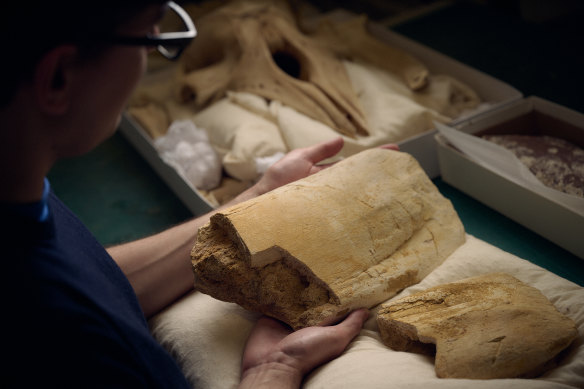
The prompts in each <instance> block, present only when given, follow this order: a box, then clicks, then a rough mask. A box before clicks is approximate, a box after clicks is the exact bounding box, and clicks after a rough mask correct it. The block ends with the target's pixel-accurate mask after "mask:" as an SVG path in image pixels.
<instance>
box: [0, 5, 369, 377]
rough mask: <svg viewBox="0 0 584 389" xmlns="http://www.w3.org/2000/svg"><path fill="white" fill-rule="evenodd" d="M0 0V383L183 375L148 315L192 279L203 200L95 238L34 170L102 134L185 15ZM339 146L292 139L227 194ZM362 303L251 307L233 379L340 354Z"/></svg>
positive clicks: (293, 171)
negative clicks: (159, 220) (171, 17)
mask: <svg viewBox="0 0 584 389" xmlns="http://www.w3.org/2000/svg"><path fill="white" fill-rule="evenodd" d="M4 8H5V10H4V15H5V23H3V27H2V29H3V30H2V31H3V35H4V37H5V39H6V45H4V50H5V58H4V59H3V61H2V65H1V66H2V73H1V77H3V81H2V82H3V84H2V85H3V88H2V91H1V92H0V93H1V95H0V124H1V128H2V130H1V132H0V134H1V135H0V137H1V139H0V148H1V150H0V159H1V162H2V167H1V169H0V171H1V173H0V174H1V175H0V182H2V191H0V210H1V216H2V218H1V219H2V221H1V222H0V224H1V226H2V231H1V240H2V241H1V246H0V247H1V248H2V265H3V267H2V273H1V274H2V280H1V282H0V284H1V285H2V286H1V287H2V296H3V325H2V327H3V333H2V334H3V336H4V338H5V339H4V341H3V346H4V347H3V353H4V355H5V357H6V358H5V359H7V362H4V363H3V368H2V376H3V377H2V382H3V385H6V387H12V385H14V386H17V387H33V386H41V385H42V386H43V387H59V388H69V387H75V388H79V387H83V388H89V387H107V388H117V387H119V388H137V387H140V388H150V387H152V388H155V387H166V388H181V387H188V386H189V385H188V383H187V380H186V378H185V377H184V376H183V374H182V373H181V371H180V368H179V367H178V365H177V364H176V362H175V361H174V360H173V359H172V357H171V356H170V355H169V354H168V352H167V351H165V350H164V349H163V348H162V347H161V346H160V345H159V344H158V343H157V342H156V341H155V340H154V338H153V337H152V335H151V334H150V332H149V330H148V322H147V319H148V318H149V317H151V316H152V315H154V314H156V313H157V312H159V311H160V310H162V309H163V308H164V307H166V306H168V305H169V304H172V303H173V302H174V301H176V300H177V299H178V298H180V297H181V296H183V295H184V294H185V293H187V292H188V291H190V290H191V289H192V288H193V278H192V272H191V269H190V257H189V253H190V250H191V248H192V245H193V244H194V241H195V239H196V234H197V230H198V228H199V227H200V226H202V225H203V224H204V223H206V222H207V221H208V219H209V217H210V215H211V213H209V214H207V215H203V216H201V217H198V218H195V219H193V220H190V221H187V222H185V223H184V224H181V225H178V226H175V227H173V228H170V229H169V230H166V231H163V232H161V233H159V234H156V235H153V236H150V237H147V238H143V239H140V240H138V241H135V242H131V243H127V244H122V245H119V246H115V247H111V248H107V249H106V248H104V247H102V246H101V245H100V244H99V243H98V242H97V241H96V239H95V238H94V237H93V236H92V235H91V233H90V232H89V231H88V230H87V228H86V227H85V226H84V225H83V224H82V223H81V222H80V221H79V220H78V219H77V218H76V216H75V215H73V213H72V212H71V211H70V210H68V209H67V207H66V206H65V205H64V204H63V203H62V202H61V201H60V200H59V199H58V198H57V197H56V196H55V194H54V193H53V192H52V191H51V190H50V183H49V182H48V180H47V179H46V176H47V173H48V172H49V171H50V169H51V167H52V166H53V164H54V163H55V162H56V161H58V160H60V159H63V158H68V157H74V156H78V155H81V154H83V153H86V152H88V151H89V150H91V149H93V148H94V147H95V146H96V145H98V144H99V143H101V142H102V141H104V140H105V139H107V138H108V137H109V136H110V135H112V134H113V133H114V131H115V130H116V128H117V126H118V124H119V121H120V115H121V113H122V111H123V109H124V107H125V105H126V102H127V100H128V99H129V97H130V95H131V93H132V91H133V89H134V88H135V86H136V85H137V83H138V82H139V80H140V78H141V77H142V75H143V73H144V72H145V69H146V61H147V56H148V52H149V51H150V50H152V49H153V47H158V49H159V51H161V53H162V54H163V55H165V56H167V57H168V58H176V57H177V56H178V55H179V54H180V51H181V49H182V48H184V47H185V46H186V45H187V44H188V42H189V41H190V40H191V39H192V38H193V36H194V32H195V30H194V26H193V25H192V21H190V19H188V15H186V14H185V13H184V11H183V10H182V9H181V8H180V7H179V6H178V5H176V4H175V3H173V2H166V1H161V0H141V1H140V0H126V1H123V2H118V1H115V0H102V1H100V2H94V3H91V5H88V4H87V3H85V2H79V1H72V0H55V1H51V2H47V1H32V2H10V3H9V4H7V5H5V6H4ZM88 8H90V9H88ZM165 12H176V13H177V14H178V15H179V16H180V17H181V18H182V20H183V23H184V24H185V27H184V29H183V30H181V31H179V33H178V34H172V33H171V34H163V33H160V31H158V28H157V23H158V21H159V20H160V18H161V16H162V15H163V14H164V13H165ZM342 145H343V142H342V138H339V139H334V140H331V141H329V142H324V143H322V144H319V145H315V146H313V147H308V148H305V149H299V150H294V151H292V152H290V153H289V154H287V155H286V156H285V157H284V158H283V159H282V160H280V161H279V162H278V163H276V164H275V165H273V166H272V167H271V168H270V169H269V170H268V171H267V172H266V173H265V174H264V176H263V177H262V178H261V179H260V180H259V181H258V182H257V184H255V185H254V186H252V187H251V188H249V189H248V190H247V191H245V192H243V193H242V194H240V195H239V196H238V197H237V198H236V199H234V200H233V201H232V203H236V202H241V201H244V200H246V199H249V198H252V197H255V196H258V195H261V194H263V193H266V192H268V191H270V190H272V189H274V188H276V187H279V186H281V185H284V184H286V183H289V182H292V181H294V180H297V179H300V178H302V177H305V176H307V175H310V174H313V173H315V172H317V171H319V170H321V169H323V168H325V167H326V166H321V165H319V162H321V161H322V160H324V159H326V158H328V157H331V156H333V155H335V154H336V153H338V152H339V150H340V149H341V148H342ZM88 179H90V178H88ZM96 206H99V205H98V204H96ZM367 315H368V312H367V310H364V309H360V310H356V311H354V312H352V313H351V314H349V315H348V316H347V317H346V318H345V319H344V320H342V321H341V322H340V323H338V324H335V325H328V326H317V327H309V328H305V329H302V330H299V331H296V332H292V331H291V330H290V329H289V328H287V327H286V326H285V325H283V324H282V323H280V322H278V321H276V320H274V319H270V318H267V317H264V318H261V319H260V320H258V322H257V324H256V326H255V327H254V330H253V331H252V333H251V335H250V337H249V339H248V342H247V345H246V348H245V351H244V355H243V358H242V374H241V377H242V378H241V387H278V388H288V387H289V388H293V387H298V386H299V385H300V384H301V382H302V378H303V376H304V375H305V374H307V373H308V372H309V371H311V370H312V369H314V368H315V367H316V366H318V365H320V364H322V363H324V362H326V361H328V360H330V359H333V358H335V357H337V356H338V355H339V354H340V353H342V351H343V350H344V349H345V347H346V346H347V345H348V343H349V342H350V341H351V340H352V339H353V338H354V337H355V336H356V335H357V334H358V333H359V331H360V329H361V327H362V325H363V322H364V321H365V320H366V318H367ZM11 383H12V384H11Z"/></svg>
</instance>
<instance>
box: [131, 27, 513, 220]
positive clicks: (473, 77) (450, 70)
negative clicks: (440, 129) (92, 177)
mask: <svg viewBox="0 0 584 389" xmlns="http://www.w3.org/2000/svg"><path fill="white" fill-rule="evenodd" d="M369 30H370V32H371V34H372V35H373V36H375V37H377V38H378V39H380V40H382V41H384V42H387V43H388V44H390V45H393V46H396V47H398V48H401V49H403V50H405V51H407V52H409V53H410V54H412V55H414V56H415V57H417V58H418V59H419V60H421V61H422V62H423V63H424V64H425V65H426V66H427V67H428V69H429V70H430V72H431V73H432V74H446V75H451V76H453V77H456V78H457V79H458V80H460V81H462V82H464V83H466V84H467V85H468V86H470V87H471V88H473V89H474V91H475V92H476V93H477V94H478V95H479V97H480V98H481V99H482V100H483V101H484V102H487V103H489V104H490V107H489V110H491V109H494V108H497V107H500V106H504V105H507V104H509V103H511V102H513V101H516V100H519V99H521V98H522V97H523V96H522V94H521V93H520V92H519V91H518V90H516V89H515V88H513V87H511V86H510V85H508V84H506V83H503V82H502V81H499V80H497V79H495V78H493V77H491V76H489V75H487V74H485V73H482V72H480V71H478V70H476V69H473V68H471V67H469V66H467V65H465V64H463V63H461V62H458V61H456V60H454V59H452V58H450V57H447V56H445V55H443V54H441V53H439V52H437V51H435V50H432V49H430V48H428V47H426V46H424V45H422V44H419V43H417V42H415V41H413V40H411V39H408V38H406V37H404V36H402V35H400V34H397V33H395V32H393V31H390V30H389V29H387V28H386V27H384V26H381V25H379V24H375V23H369ZM471 117H472V116H471ZM469 118H470V117H464V118H459V119H457V120H454V121H453V122H452V124H456V123H459V122H461V121H465V120H468V119H469ZM120 130H121V133H122V134H123V135H125V136H126V137H127V138H128V140H129V141H130V143H132V145H133V146H134V147H135V148H136V149H137V150H138V152H139V153H140V154H141V155H142V156H143V157H144V158H145V159H146V160H147V161H148V162H149V163H150V165H152V167H153V168H154V170H155V171H156V172H157V173H158V174H159V175H160V176H161V178H162V179H163V180H164V181H165V182H166V183H167V184H168V185H169V187H170V188H171V190H173V191H174V192H175V193H176V194H177V196H178V197H179V198H180V199H181V200H182V201H183V202H184V204H185V205H186V206H187V208H189V209H190V210H191V211H192V212H193V214H195V215H198V214H201V213H205V212H207V211H209V210H211V209H213V206H212V205H211V204H210V203H209V202H208V201H207V200H205V199H204V198H203V197H202V196H201V193H200V192H199V191H197V190H196V189H195V188H193V187H192V186H191V185H190V184H189V183H188V182H186V180H184V179H183V178H182V177H181V176H180V175H178V174H177V173H176V172H175V171H174V170H173V169H170V168H169V167H168V166H166V164H164V162H162V161H161V160H160V158H159V157H158V154H157V152H156V150H155V149H154V146H153V144H152V140H151V139H150V137H149V136H148V135H147V133H146V132H145V131H144V130H143V129H142V128H141V127H140V126H139V125H138V123H136V121H134V120H132V118H131V117H130V115H128V114H125V115H124V117H123V120H122V122H121V125H120ZM435 133H436V130H430V131H427V132H425V133H423V134H419V135H416V136H414V137H411V138H408V139H406V140H404V141H402V142H399V146H400V149H401V150H402V151H405V152H407V153H410V154H412V155H413V156H414V157H415V158H416V159H417V160H418V161H419V162H420V164H421V166H422V168H423V169H424V170H425V171H426V173H427V174H428V176H429V177H430V178H434V177H437V176H438V175H439V174H440V170H439V167H438V156H437V153H436V141H435V139H434V135H435Z"/></svg>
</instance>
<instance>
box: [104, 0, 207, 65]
mask: <svg viewBox="0 0 584 389" xmlns="http://www.w3.org/2000/svg"><path fill="white" fill-rule="evenodd" d="M167 5H168V7H169V8H170V9H172V10H173V11H174V12H175V13H176V14H177V15H178V16H179V18H180V19H181V21H182V22H183V24H184V25H185V27H186V28H187V30H186V31H176V32H163V33H159V34H157V35H146V36H141V37H135V36H116V35H114V36H109V37H106V38H105V41H107V42H108V43H112V44H118V45H129V46H154V47H156V49H157V50H158V52H159V53H160V54H162V55H163V56H164V57H165V58H167V59H169V60H175V59H177V58H178V57H179V56H180V55H181V54H182V52H183V50H184V49H185V48H186V47H187V46H188V45H189V43H190V42H191V41H192V40H193V39H194V38H195V37H196V36H197V29H196V28H195V24H194V23H193V21H192V19H191V17H190V16H189V14H188V13H187V12H186V11H185V10H184V9H183V8H182V7H181V6H180V5H178V4H176V3H175V2H174V1H169V2H168V3H167ZM165 46H171V47H176V48H177V51H176V52H174V51H173V52H170V51H168V50H167V49H166V47H165Z"/></svg>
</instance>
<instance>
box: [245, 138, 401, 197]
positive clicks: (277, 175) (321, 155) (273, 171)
mask: <svg viewBox="0 0 584 389" xmlns="http://www.w3.org/2000/svg"><path fill="white" fill-rule="evenodd" d="M343 143H344V141H343V138H342V137H338V138H335V139H332V140H330V141H326V142H322V143H318V144H316V145H314V146H310V147H305V148H301V149H295V150H292V151H290V152H289V153H288V154H286V155H285V156H284V158H282V159H281V160H279V161H278V162H276V163H275V164H273V165H272V166H271V167H270V168H269V169H268V170H267V171H266V173H265V174H264V175H263V176H262V178H261V179H260V180H259V181H258V183H257V184H256V185H255V189H256V191H257V192H258V193H257V194H263V193H267V192H269V191H271V190H273V189H276V188H278V187H280V186H282V185H286V184H288V183H290V182H293V181H296V180H299V179H301V178H304V177H308V176H310V175H311V174H314V173H317V172H319V171H321V170H322V169H325V168H327V167H329V166H331V164H319V163H320V162H322V161H323V160H325V159H327V158H330V157H333V156H335V155H336V154H337V153H338V152H339V151H341V149H342V148H343ZM380 147H381V148H384V149H391V150H398V146H397V145H395V144H387V145H384V146H380Z"/></svg>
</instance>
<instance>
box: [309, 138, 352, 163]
mask: <svg viewBox="0 0 584 389" xmlns="http://www.w3.org/2000/svg"><path fill="white" fill-rule="evenodd" d="M344 143H345V141H344V139H343V138H342V137H338V138H335V139H331V140H328V141H325V142H321V143H318V144H316V145H314V146H311V147H308V148H306V149H305V150H304V155H305V156H306V158H307V159H308V160H309V161H310V162H312V163H318V162H320V161H322V160H324V159H327V158H330V157H332V156H334V155H336V154H337V153H338V152H339V151H341V149H342V148H343V144H344Z"/></svg>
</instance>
